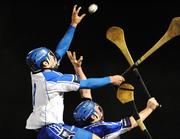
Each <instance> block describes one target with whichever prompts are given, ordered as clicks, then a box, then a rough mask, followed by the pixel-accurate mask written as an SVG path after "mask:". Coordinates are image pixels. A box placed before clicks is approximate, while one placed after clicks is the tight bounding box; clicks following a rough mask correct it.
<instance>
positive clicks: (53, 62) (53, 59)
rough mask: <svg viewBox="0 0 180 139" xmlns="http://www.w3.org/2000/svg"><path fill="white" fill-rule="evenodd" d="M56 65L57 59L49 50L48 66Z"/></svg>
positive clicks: (53, 66) (54, 66)
mask: <svg viewBox="0 0 180 139" xmlns="http://www.w3.org/2000/svg"><path fill="white" fill-rule="evenodd" d="M56 67H57V59H56V56H55V55H54V54H53V53H52V52H49V54H48V68H52V69H53V68H56Z"/></svg>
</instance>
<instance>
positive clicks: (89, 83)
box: [80, 77, 111, 89]
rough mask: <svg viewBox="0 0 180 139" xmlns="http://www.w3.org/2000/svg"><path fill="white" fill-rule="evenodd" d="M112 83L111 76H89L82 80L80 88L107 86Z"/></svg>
mask: <svg viewBox="0 0 180 139" xmlns="http://www.w3.org/2000/svg"><path fill="white" fill-rule="evenodd" d="M110 83H111V80H110V78H109V77H103V78H89V79H86V80H80V89H84V88H89V89H94V88H98V87H102V86H105V85H107V84H110Z"/></svg>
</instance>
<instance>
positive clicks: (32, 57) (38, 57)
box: [26, 47, 52, 72]
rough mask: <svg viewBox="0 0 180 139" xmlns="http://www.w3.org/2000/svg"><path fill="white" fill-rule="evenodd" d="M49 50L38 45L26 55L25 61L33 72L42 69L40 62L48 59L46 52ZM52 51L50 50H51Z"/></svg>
mask: <svg viewBox="0 0 180 139" xmlns="http://www.w3.org/2000/svg"><path fill="white" fill-rule="evenodd" d="M50 52H51V50H49V49H47V48H46V47H39V48H36V49H33V50H32V51H30V52H29V53H28V55H27V56H26V63H27V65H28V66H29V67H30V69H31V70H32V71H33V72H39V71H41V70H42V66H41V65H42V62H43V61H46V60H47V59H48V54H49V53H50ZM51 53H52V52H51Z"/></svg>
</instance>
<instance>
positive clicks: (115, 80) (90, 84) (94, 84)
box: [68, 52, 125, 98]
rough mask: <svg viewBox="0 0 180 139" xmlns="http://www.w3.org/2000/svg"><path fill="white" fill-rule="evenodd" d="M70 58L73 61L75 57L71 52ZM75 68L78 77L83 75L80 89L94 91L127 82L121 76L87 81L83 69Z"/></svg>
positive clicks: (69, 53) (80, 60)
mask: <svg viewBox="0 0 180 139" xmlns="http://www.w3.org/2000/svg"><path fill="white" fill-rule="evenodd" d="M68 56H69V57H70V59H73V55H72V53H71V52H68ZM82 58H83V57H81V58H80V59H79V62H80V63H81V62H82ZM74 59H76V55H75V53H74ZM76 62H77V61H76ZM77 63H78V62H77ZM77 63H76V64H77ZM74 67H75V71H76V73H77V74H78V75H81V77H80V78H81V79H80V89H89V88H91V89H93V88H98V87H102V86H105V85H107V84H113V85H120V84H121V83H122V82H124V81H125V79H124V78H123V77H122V76H120V75H113V76H106V77H102V78H88V79H86V76H85V74H84V73H83V71H82V68H81V67H78V66H77V65H75V66H74ZM87 94H90V93H87ZM90 96H91V95H89V97H90ZM90 98H91V97H90Z"/></svg>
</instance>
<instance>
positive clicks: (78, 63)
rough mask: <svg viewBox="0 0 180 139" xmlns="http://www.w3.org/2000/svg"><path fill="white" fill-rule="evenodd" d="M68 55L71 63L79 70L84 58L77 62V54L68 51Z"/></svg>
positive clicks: (81, 57)
mask: <svg viewBox="0 0 180 139" xmlns="http://www.w3.org/2000/svg"><path fill="white" fill-rule="evenodd" d="M67 55H68V58H69V60H70V61H71V63H72V65H73V66H74V68H79V67H81V65H82V61H83V56H80V58H79V59H78V60H77V58H76V52H73V53H72V52H71V51H67Z"/></svg>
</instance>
